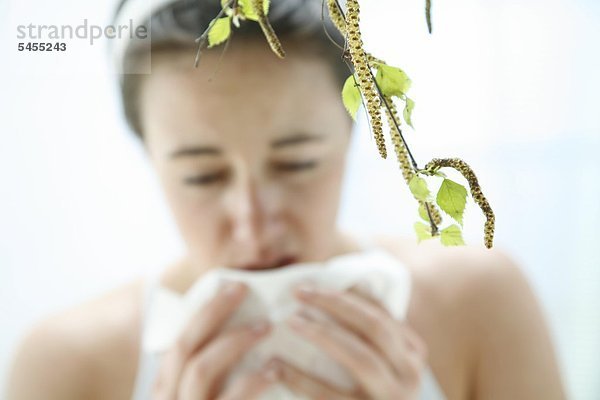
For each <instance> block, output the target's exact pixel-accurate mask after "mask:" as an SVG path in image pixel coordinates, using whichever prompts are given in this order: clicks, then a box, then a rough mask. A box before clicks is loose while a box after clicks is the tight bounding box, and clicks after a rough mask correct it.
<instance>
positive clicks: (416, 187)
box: [408, 175, 431, 201]
mask: <svg viewBox="0 0 600 400" xmlns="http://www.w3.org/2000/svg"><path fill="white" fill-rule="evenodd" d="M408 188H409V189H410V191H411V193H412V194H413V196H415V199H417V200H421V201H428V199H429V197H430V196H431V192H430V191H429V188H428V187H427V182H426V181H425V179H423V178H421V177H420V176H419V175H415V176H413V177H412V178H411V180H410V182H408Z"/></svg>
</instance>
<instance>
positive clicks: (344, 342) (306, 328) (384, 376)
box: [287, 313, 398, 398]
mask: <svg viewBox="0 0 600 400" xmlns="http://www.w3.org/2000/svg"><path fill="white" fill-rule="evenodd" d="M309 318H310V317H308V316H307V315H305V314H303V313H296V314H294V315H293V316H292V318H290V319H289V320H288V321H287V322H288V324H289V325H290V326H291V327H292V329H294V330H295V331H296V332H298V333H299V334H301V335H303V336H305V337H307V338H308V339H309V340H310V341H312V342H314V343H315V344H317V345H318V346H319V347H320V348H322V349H323V350H324V351H325V352H327V353H328V354H329V355H330V356H331V357H332V358H333V359H335V360H336V361H338V362H339V363H340V364H341V365H342V366H344V367H345V368H346V369H347V370H348V372H350V373H351V375H352V376H353V377H354V378H355V380H356V381H357V382H358V383H359V384H360V386H361V387H362V388H363V389H364V390H365V391H366V392H367V393H368V394H369V395H371V396H373V397H375V398H381V396H383V395H385V394H386V393H388V394H389V393H393V391H394V389H393V388H394V386H395V385H396V382H397V381H398V378H397V377H395V376H394V374H393V373H392V370H391V368H390V366H389V365H388V363H387V362H386V361H385V359H383V358H382V357H381V355H380V354H378V352H377V351H375V350H374V349H372V348H371V347H370V346H369V345H368V344H367V343H365V342H364V341H363V340H362V339H361V338H360V337H358V336H356V335H355V334H354V333H352V332H350V331H349V330H347V329H345V328H343V327H342V326H340V325H338V324H335V323H333V322H327V321H314V320H311V319H309Z"/></svg>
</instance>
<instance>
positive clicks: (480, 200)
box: [425, 158, 496, 249]
mask: <svg viewBox="0 0 600 400" xmlns="http://www.w3.org/2000/svg"><path fill="white" fill-rule="evenodd" d="M442 167H451V168H454V169H455V170H457V171H458V172H460V173H461V174H462V176H464V177H465V179H466V180H467V182H468V183H469V188H470V189H471V196H473V200H475V203H477V205H479V208H481V211H483V215H485V218H486V221H485V226H484V243H485V247H487V248H488V249H491V248H492V245H493V241H494V225H495V222H496V218H495V216H494V212H493V211H492V208H491V207H490V204H489V203H488V201H487V199H486V198H485V196H484V195H483V193H482V192H481V187H480V186H479V182H478V181H477V177H476V176H475V173H474V172H473V170H472V169H471V167H469V165H468V164H467V163H466V162H464V161H463V160H461V159H460V158H434V159H433V160H431V161H429V162H428V163H427V165H425V171H427V173H428V174H433V173H435V172H436V171H437V170H439V169H440V168H442Z"/></svg>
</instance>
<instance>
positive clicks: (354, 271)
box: [142, 249, 410, 400]
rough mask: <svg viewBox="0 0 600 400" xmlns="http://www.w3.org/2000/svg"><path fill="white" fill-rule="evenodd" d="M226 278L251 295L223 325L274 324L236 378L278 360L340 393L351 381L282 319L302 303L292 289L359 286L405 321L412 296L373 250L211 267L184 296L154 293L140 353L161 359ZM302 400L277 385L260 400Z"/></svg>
mask: <svg viewBox="0 0 600 400" xmlns="http://www.w3.org/2000/svg"><path fill="white" fill-rule="evenodd" d="M223 280H234V281H242V282H245V283H246V285H248V288H249V291H248V294H247V296H246V299H245V301H244V303H242V305H241V307H240V308H239V309H238V310H237V312H236V313H235V314H234V315H233V317H232V318H231V319H230V320H229V322H228V323H227V324H226V325H225V327H237V326H240V325H244V324H247V323H249V322H252V321H254V320H257V319H259V318H268V319H270V321H271V323H272V325H273V329H272V331H271V333H269V335H268V336H267V337H265V338H264V339H262V340H261V342H259V344H257V345H256V346H255V347H253V348H252V349H251V350H250V351H249V352H248V353H247V354H246V355H245V356H244V358H243V359H242V361H241V362H240V363H239V364H238V365H236V367H235V368H234V369H233V370H232V371H231V373H230V375H229V377H228V381H227V382H226V384H228V383H229V382H230V381H231V380H234V379H236V377H237V376H239V375H240V374H243V373H245V372H247V371H252V370H256V369H258V368H260V367H261V366H262V364H263V363H264V362H265V361H267V360H268V359H269V358H271V357H272V356H274V355H277V356H279V357H280V358H282V359H284V360H286V361H288V362H289V363H291V364H293V365H295V366H297V367H298V368H300V369H303V370H305V371H309V372H310V373H311V374H312V375H314V376H317V377H320V378H322V379H323V380H325V381H328V382H330V383H332V384H333V385H336V386H339V387H341V388H348V389H350V388H352V387H354V381H353V379H352V377H351V376H350V375H349V374H348V373H347V372H346V370H345V369H344V368H343V367H341V366H340V365H339V364H338V363H337V362H335V361H334V360H333V359H331V358H330V357H329V356H328V355H327V354H326V353H325V352H324V351H323V350H321V349H320V348H319V347H317V346H316V345H313V344H312V342H309V341H307V340H305V339H304V338H303V337H302V336H300V335H298V334H296V333H295V332H294V331H293V330H292V329H290V328H288V326H287V325H286V324H285V322H283V321H284V320H286V319H287V318H288V317H289V316H290V315H291V314H292V313H294V312H295V311H296V310H297V309H298V308H299V306H300V303H299V302H298V301H297V300H296V298H295V297H294V296H293V291H292V289H293V287H294V286H296V285H297V284H298V283H300V282H306V281H310V282H312V283H314V284H315V285H316V286H318V287H324V288H331V289H337V290H346V289H349V288H350V287H352V286H357V285H358V287H359V289H360V290H362V291H364V292H365V293H366V294H368V295H370V296H372V297H374V298H375V299H378V300H379V301H380V302H381V303H382V305H383V306H384V307H385V308H386V309H387V310H388V312H389V313H390V314H391V315H392V316H393V317H394V318H395V319H398V320H402V319H404V318H405V316H406V315H405V314H406V310H407V307H408V301H409V298H410V274H409V271H408V269H407V268H406V267H405V266H404V265H403V264H402V263H401V262H400V261H398V260H397V259H396V258H395V257H394V256H392V255H390V254H389V253H387V252H385V251H383V250H380V249H376V250H368V251H364V252H358V253H351V254H345V255H341V256H337V257H334V258H332V259H330V260H329V261H327V262H325V263H302V264H296V265H294V266H287V267H285V268H281V269H275V270H264V271H244V270H235V269H228V268H216V269H212V270H210V271H209V272H207V273H206V274H205V275H203V276H202V277H201V278H200V279H199V280H198V281H197V282H196V283H194V285H193V286H192V287H191V288H190V289H189V290H188V292H187V293H186V294H185V295H184V296H180V295H178V294H177V293H174V292H171V291H168V290H166V289H164V288H163V289H164V290H161V291H157V293H156V296H155V297H154V299H153V304H151V306H150V315H149V316H148V319H147V325H146V327H145V330H144V336H143V344H142V345H143V349H144V351H146V352H150V353H154V354H160V353H162V352H164V351H166V350H168V349H169V348H170V347H171V346H172V345H173V344H174V342H175V340H176V339H177V337H178V336H179V334H180V333H181V331H182V329H183V328H184V327H185V325H186V324H187V322H188V320H189V319H190V318H191V316H192V315H193V313H194V312H195V311H197V310H198V309H199V308H200V307H202V305H203V304H205V303H206V302H207V301H208V300H209V299H210V298H212V297H213V296H214V295H215V294H216V292H217V290H218V289H219V287H220V285H221V284H222V281H223ZM272 399H273V400H275V399H277V400H299V399H303V397H300V396H298V395H295V394H294V393H292V392H291V391H289V390H288V389H287V388H286V387H285V386H283V385H279V384H277V385H273V386H272V388H271V390H268V391H267V392H265V393H264V394H263V396H262V397H261V400H272Z"/></svg>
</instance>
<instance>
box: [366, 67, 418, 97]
mask: <svg viewBox="0 0 600 400" xmlns="http://www.w3.org/2000/svg"><path fill="white" fill-rule="evenodd" d="M375 80H376V81H377V84H378V85H379V88H380V89H381V91H382V92H383V94H384V95H386V96H398V97H400V96H402V95H403V94H404V93H406V92H407V91H408V89H410V85H411V83H412V82H411V80H410V79H409V78H408V76H407V75H406V73H404V71H402V70H401V69H400V68H396V67H390V66H389V65H384V64H378V66H377V76H376V77H375Z"/></svg>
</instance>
